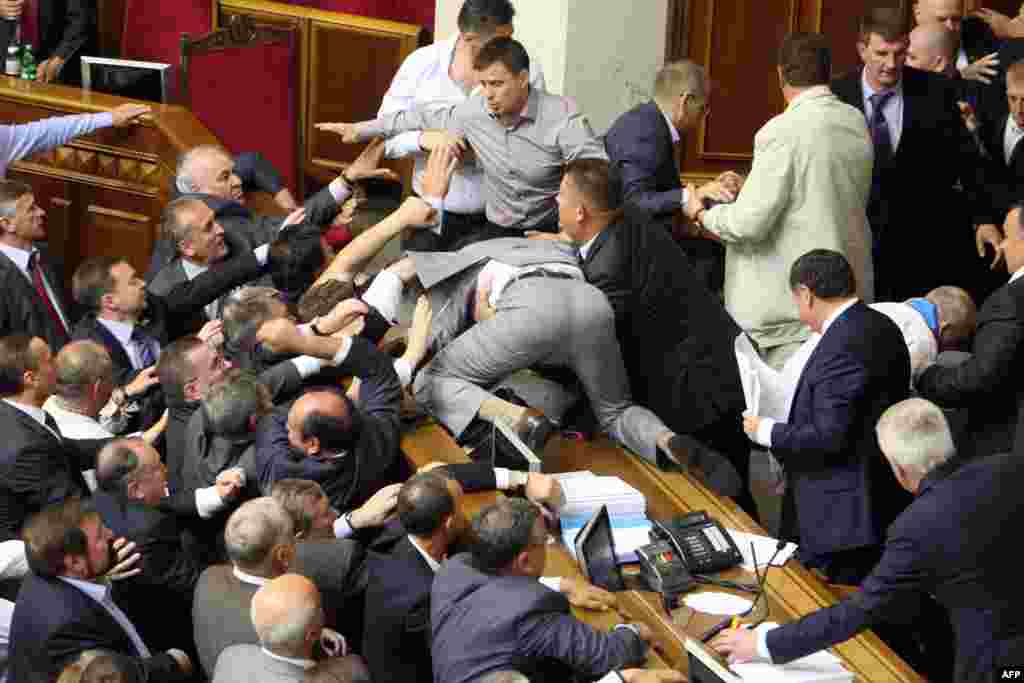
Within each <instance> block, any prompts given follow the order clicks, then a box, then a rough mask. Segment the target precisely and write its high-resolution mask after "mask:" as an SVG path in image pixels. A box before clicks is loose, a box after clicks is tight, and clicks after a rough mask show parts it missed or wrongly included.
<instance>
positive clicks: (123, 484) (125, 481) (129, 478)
mask: <svg viewBox="0 0 1024 683" xmlns="http://www.w3.org/2000/svg"><path fill="white" fill-rule="evenodd" d="M140 442H141V439H138V438H125V439H117V440H116V441H111V442H110V443H108V444H107V445H106V446H104V447H103V449H102V450H101V451H100V452H99V454H97V456H96V484H97V486H98V487H99V489H100V490H101V491H106V492H107V493H113V494H117V495H121V496H127V495H128V485H129V484H133V483H135V482H136V481H137V480H138V478H139V476H140V475H141V474H143V469H142V467H141V466H140V465H139V456H138V455H137V454H136V453H135V449H134V448H132V445H133V444H134V445H136V446H137V445H138V444H139V443H140Z"/></svg>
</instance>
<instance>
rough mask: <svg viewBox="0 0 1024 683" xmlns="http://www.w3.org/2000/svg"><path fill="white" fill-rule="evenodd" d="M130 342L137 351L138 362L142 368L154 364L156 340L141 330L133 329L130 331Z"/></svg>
mask: <svg viewBox="0 0 1024 683" xmlns="http://www.w3.org/2000/svg"><path fill="white" fill-rule="evenodd" d="M132 341H133V342H135V346H136V348H137V349H138V351H139V362H140V363H141V364H142V367H143V368H148V367H149V366H150V365H153V363H156V339H153V337H151V336H150V335H148V334H146V333H145V332H143V331H142V329H141V328H139V327H135V328H134V329H133V330H132ZM140 369H141V368H140Z"/></svg>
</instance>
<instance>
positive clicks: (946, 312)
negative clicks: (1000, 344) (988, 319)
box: [925, 286, 978, 351]
mask: <svg viewBox="0 0 1024 683" xmlns="http://www.w3.org/2000/svg"><path fill="white" fill-rule="evenodd" d="M925 298H926V299H928V301H930V302H932V303H933V304H935V308H937V309H938V313H939V350H940V351H950V350H954V349H965V348H967V346H968V343H969V342H970V340H971V337H973V336H974V331H975V330H976V329H977V327H978V307H977V306H975V305H974V299H972V298H971V295H970V294H968V293H967V292H966V291H965V290H963V289H960V288H959V287H950V286H946V287H936V288H935V289H933V290H932V291H930V292H928V294H927V296H925Z"/></svg>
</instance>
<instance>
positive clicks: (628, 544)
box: [561, 515, 651, 564]
mask: <svg viewBox="0 0 1024 683" xmlns="http://www.w3.org/2000/svg"><path fill="white" fill-rule="evenodd" d="M589 519H590V515H570V516H565V515H562V518H561V522H562V541H563V543H564V544H565V547H566V548H568V549H569V552H570V553H572V555H573V557H575V556H576V547H575V542H576V534H578V533H579V531H580V529H582V528H583V527H584V525H586V523H587V521H588V520H589ZM609 520H610V521H611V523H612V539H613V540H614V541H615V555H616V557H618V559H619V564H627V563H629V562H638V561H639V559H638V558H637V556H636V549H637V548H639V547H640V546H642V545H647V544H648V543H650V542H651V537H650V532H651V522H650V520H649V519H647V518H646V517H644V516H643V515H609Z"/></svg>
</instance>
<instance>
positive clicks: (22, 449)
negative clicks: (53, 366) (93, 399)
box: [0, 401, 110, 541]
mask: <svg viewBox="0 0 1024 683" xmlns="http://www.w3.org/2000/svg"><path fill="white" fill-rule="evenodd" d="M0 433H3V434H4V440H3V444H2V445H0V540H4V541H7V540H11V539H16V538H20V536H21V526H22V524H24V522H25V520H26V519H27V518H28V517H29V516H30V515H32V514H34V513H36V512H39V510H41V509H43V508H44V507H46V506H47V505H50V504H51V503H58V502H60V501H62V500H64V499H65V498H68V497H71V496H76V495H78V496H88V495H89V487H88V486H87V485H86V483H85V479H84V478H83V477H82V471H83V470H87V469H90V468H92V467H93V463H94V462H95V459H96V453H97V452H99V450H100V449H101V448H102V447H103V446H104V445H105V444H107V443H108V442H109V441H110V439H58V438H57V437H56V436H54V435H53V433H52V432H50V430H49V429H47V428H46V427H44V426H43V425H41V424H39V423H38V422H36V420H35V419H34V418H32V417H30V416H29V415H27V414H25V413H23V412H22V411H20V410H18V409H17V408H15V407H13V406H11V405H9V404H8V403H7V402H5V401H0Z"/></svg>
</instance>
